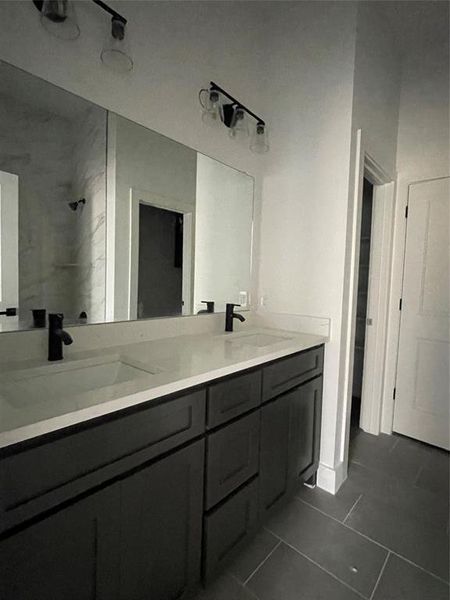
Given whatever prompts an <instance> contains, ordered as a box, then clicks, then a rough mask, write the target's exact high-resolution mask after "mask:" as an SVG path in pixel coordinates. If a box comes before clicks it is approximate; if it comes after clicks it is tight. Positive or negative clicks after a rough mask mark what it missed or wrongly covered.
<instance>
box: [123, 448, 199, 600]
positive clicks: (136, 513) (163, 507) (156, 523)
mask: <svg viewBox="0 0 450 600" xmlns="http://www.w3.org/2000/svg"><path fill="white" fill-rule="evenodd" d="M203 470H204V441H203V440H201V441H198V442H195V443H194V444H191V445H190V446H188V447H186V448H184V449H182V450H178V451H177V452H175V453H174V454H172V455H171V456H169V457H167V458H165V459H163V460H161V461H159V462H157V463H155V464H153V465H151V466H149V467H147V468H144V469H142V470H141V471H139V472H138V473H135V474H134V475H131V476H130V477H127V478H126V479H124V480H123V482H122V484H121V510H120V594H119V600H153V599H155V600H177V599H179V598H181V597H182V596H183V593H184V591H185V590H187V589H188V588H189V587H191V586H192V585H193V584H194V583H196V582H197V581H198V580H199V579H200V564H201V533H202V516H203Z"/></svg>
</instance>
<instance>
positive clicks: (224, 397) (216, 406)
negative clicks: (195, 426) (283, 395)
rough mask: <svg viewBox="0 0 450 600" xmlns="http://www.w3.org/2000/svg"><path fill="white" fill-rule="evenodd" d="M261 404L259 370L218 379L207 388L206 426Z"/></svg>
mask: <svg viewBox="0 0 450 600" xmlns="http://www.w3.org/2000/svg"><path fill="white" fill-rule="evenodd" d="M259 404H261V371H260V370H259V371H253V372H252V373H245V374H244V375H238V376H236V377H233V378H231V379H227V380H225V381H220V382H219V383H215V384H214V385H211V386H209V388H208V409H207V426H208V428H212V427H217V425H221V424H222V423H226V422H227V421H230V420H231V419H234V418H235V417H237V416H239V415H241V414H243V413H245V412H247V411H248V410H251V409H252V408H255V407H256V406H258V405H259Z"/></svg>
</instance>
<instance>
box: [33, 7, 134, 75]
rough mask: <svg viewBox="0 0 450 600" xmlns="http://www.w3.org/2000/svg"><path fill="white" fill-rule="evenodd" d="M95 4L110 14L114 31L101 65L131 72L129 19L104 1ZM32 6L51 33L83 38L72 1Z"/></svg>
mask: <svg viewBox="0 0 450 600" xmlns="http://www.w3.org/2000/svg"><path fill="white" fill-rule="evenodd" d="M92 2H94V4H97V6H99V7H100V8H101V9H103V10H104V11H105V12H107V13H108V14H110V15H111V28H110V29H109V30H108V36H107V39H106V42H105V44H104V45H103V48H102V51H101V53H100V58H101V61H102V63H103V64H104V65H106V66H108V67H110V68H111V69H114V70H115V71H121V72H125V71H131V70H132V68H133V60H132V58H131V54H130V50H129V47H128V39H126V37H125V27H126V24H127V20H126V19H125V17H123V16H122V15H121V14H119V13H118V12H117V11H115V10H114V9H112V8H111V7H110V6H108V5H107V4H106V3H105V2H102V0H92ZM33 4H34V5H35V6H36V8H37V9H38V11H39V12H40V13H41V23H42V25H43V27H44V28H45V29H46V30H47V31H48V32H49V33H51V34H52V35H55V36H56V37H58V38H60V39H64V40H75V39H77V38H78V37H79V36H80V28H79V27H78V23H77V21H76V17H75V11H74V7H73V2H72V1H71V0H33Z"/></svg>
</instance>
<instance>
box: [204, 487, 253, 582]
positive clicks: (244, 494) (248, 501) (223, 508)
mask: <svg viewBox="0 0 450 600" xmlns="http://www.w3.org/2000/svg"><path fill="white" fill-rule="evenodd" d="M257 520H258V480H257V479H254V480H253V481H251V482H250V483H248V484H247V485H246V486H245V487H243V488H242V489H240V490H239V491H238V492H237V493H236V494H235V495H234V496H232V497H231V498H229V499H228V500H227V501H226V502H224V503H223V504H222V505H220V506H219V507H218V508H216V509H214V510H213V511H212V512H211V513H209V514H208V515H207V516H206V517H205V535H204V540H205V545H204V577H205V579H206V580H209V579H211V578H212V577H213V576H214V575H215V574H216V573H217V572H218V571H220V569H222V568H223V567H224V566H225V565H226V564H227V562H228V561H229V560H230V558H232V557H233V556H234V555H235V554H236V552H238V551H239V549H240V548H241V547H242V544H243V543H245V540H246V539H247V538H248V536H249V535H250V534H251V533H252V532H253V529H254V527H255V525H256V523H257Z"/></svg>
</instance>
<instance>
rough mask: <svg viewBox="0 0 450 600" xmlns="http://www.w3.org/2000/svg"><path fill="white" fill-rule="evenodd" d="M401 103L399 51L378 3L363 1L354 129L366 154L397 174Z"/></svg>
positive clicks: (354, 106)
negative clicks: (362, 141) (360, 137)
mask: <svg viewBox="0 0 450 600" xmlns="http://www.w3.org/2000/svg"><path fill="white" fill-rule="evenodd" d="M399 100H400V51H399V49H398V47H397V45H396V43H395V39H394V34H393V32H392V29H391V27H390V26H389V23H388V21H387V17H386V15H385V14H384V12H383V10H382V6H381V5H380V4H379V3H378V2H360V3H359V4H358V17H357V29H356V50H355V81H354V89H353V129H354V130H357V129H362V132H363V136H364V146H365V149H366V151H367V152H368V153H369V154H370V155H371V157H372V158H373V159H375V160H376V162H377V163H378V164H379V165H381V166H382V167H383V169H384V170H385V171H387V172H388V173H391V174H392V175H394V174H395V163H396V151H397V131H398V111H399Z"/></svg>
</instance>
